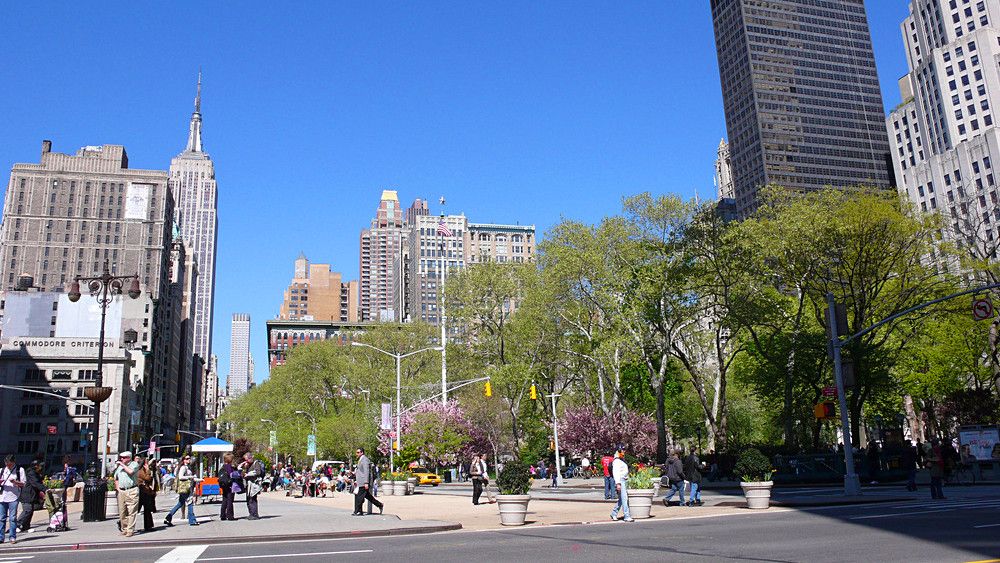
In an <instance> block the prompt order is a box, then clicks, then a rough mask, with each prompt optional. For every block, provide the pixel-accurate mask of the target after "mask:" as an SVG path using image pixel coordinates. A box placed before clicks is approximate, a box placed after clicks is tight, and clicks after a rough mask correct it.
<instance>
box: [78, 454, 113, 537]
mask: <svg viewBox="0 0 1000 563" xmlns="http://www.w3.org/2000/svg"><path fill="white" fill-rule="evenodd" d="M99 475H100V473H99V472H98V469H97V462H91V463H90V466H89V467H88V468H87V479H86V481H84V485H83V521H84V522H103V521H104V520H105V519H106V515H107V510H108V505H107V503H108V484H107V481H105V480H104V479H101V478H100V477H99Z"/></svg>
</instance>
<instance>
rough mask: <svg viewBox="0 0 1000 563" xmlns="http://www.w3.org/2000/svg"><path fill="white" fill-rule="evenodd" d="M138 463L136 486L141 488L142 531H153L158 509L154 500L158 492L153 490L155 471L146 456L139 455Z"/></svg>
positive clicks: (137, 457)
mask: <svg viewBox="0 0 1000 563" xmlns="http://www.w3.org/2000/svg"><path fill="white" fill-rule="evenodd" d="M135 460H136V462H137V463H138V464H139V472H138V473H137V474H136V479H135V484H136V485H138V486H139V508H141V509H142V531H143V532H152V531H153V526H154V525H153V513H154V512H156V507H155V506H154V505H153V500H154V499H155V498H156V490H155V489H154V488H153V487H154V485H153V482H154V481H153V480H154V478H155V477H154V474H155V471H156V470H155V469H153V468H152V467H150V464H149V458H148V457H147V456H146V454H142V453H141V454H137V455H136V456H135Z"/></svg>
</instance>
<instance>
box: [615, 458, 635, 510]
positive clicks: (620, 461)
mask: <svg viewBox="0 0 1000 563" xmlns="http://www.w3.org/2000/svg"><path fill="white" fill-rule="evenodd" d="M624 458H625V448H618V453H617V454H615V459H614V461H612V462H611V477H612V478H613V479H614V480H615V489H616V490H617V491H618V503H617V504H616V505H615V507H614V509H613V510H612V511H611V519H612V520H618V511H619V510H621V511H622V516H624V518H625V521H626V522H635V520H633V519H632V515H631V514H629V511H628V464H627V463H625V459H624Z"/></svg>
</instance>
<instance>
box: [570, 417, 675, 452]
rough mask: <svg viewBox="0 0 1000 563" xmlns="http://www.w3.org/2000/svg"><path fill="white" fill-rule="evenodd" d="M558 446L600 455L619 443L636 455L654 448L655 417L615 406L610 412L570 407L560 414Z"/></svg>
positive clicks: (652, 450) (651, 450) (612, 449)
mask: <svg viewBox="0 0 1000 563" xmlns="http://www.w3.org/2000/svg"><path fill="white" fill-rule="evenodd" d="M559 442H560V444H559V445H560V446H561V447H563V448H565V449H566V450H567V451H569V452H575V453H583V452H586V451H591V452H592V454H593V455H603V454H607V453H610V452H612V451H614V449H615V447H616V446H618V445H619V444H621V445H623V446H625V451H627V452H628V453H631V454H634V455H636V456H638V457H639V458H651V457H653V455H654V454H655V452H656V421H655V420H654V419H653V417H651V416H647V415H643V414H639V413H636V412H630V411H620V410H616V411H614V412H612V413H611V414H610V415H609V416H604V415H603V414H601V413H598V412H597V411H595V410H594V409H593V408H591V407H573V408H569V409H566V411H565V412H564V413H563V414H562V415H561V416H560V417H559Z"/></svg>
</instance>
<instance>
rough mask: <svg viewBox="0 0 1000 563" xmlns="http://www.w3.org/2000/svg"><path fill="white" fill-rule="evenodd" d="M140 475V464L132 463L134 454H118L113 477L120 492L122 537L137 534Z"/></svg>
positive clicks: (116, 488) (119, 507) (119, 504)
mask: <svg viewBox="0 0 1000 563" xmlns="http://www.w3.org/2000/svg"><path fill="white" fill-rule="evenodd" d="M138 473H139V464H138V463H136V462H134V461H132V452H122V453H120V454H118V464H117V465H116V466H115V470H114V473H112V474H111V476H112V477H113V478H114V480H115V491H117V492H118V524H119V526H120V527H121V529H122V535H124V536H125V537H128V538H130V537H132V535H133V534H134V533H135V515H136V513H137V512H138V511H139V487H138V485H137V483H136V478H137V477H138Z"/></svg>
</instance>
